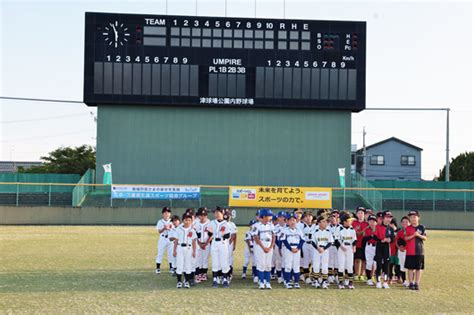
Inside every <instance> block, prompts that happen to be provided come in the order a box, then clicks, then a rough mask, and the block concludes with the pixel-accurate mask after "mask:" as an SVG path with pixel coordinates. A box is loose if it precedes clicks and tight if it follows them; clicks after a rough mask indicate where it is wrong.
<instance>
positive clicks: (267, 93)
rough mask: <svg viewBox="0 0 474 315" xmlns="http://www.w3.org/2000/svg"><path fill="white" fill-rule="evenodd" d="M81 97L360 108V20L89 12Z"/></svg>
mask: <svg viewBox="0 0 474 315" xmlns="http://www.w3.org/2000/svg"><path fill="white" fill-rule="evenodd" d="M85 20H86V21H85V62H84V102H85V103H86V104H87V105H90V106H97V105H107V104H113V105H120V104H124V105H125V104H126V105H150V106H155V105H156V106H159V105H170V106H219V107H236V106H237V107H276V108H312V109H330V110H339V109H340V110H351V111H354V112H358V111H361V110H363V109H364V108H365V67H366V23H365V22H354V21H315V20H286V19H285V20H278V19H252V18H226V17H204V16H170V15H139V14H113V13H91V12H88V13H86V17H85Z"/></svg>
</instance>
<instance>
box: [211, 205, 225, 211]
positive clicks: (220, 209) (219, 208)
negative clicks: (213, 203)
mask: <svg viewBox="0 0 474 315" xmlns="http://www.w3.org/2000/svg"><path fill="white" fill-rule="evenodd" d="M216 211H219V212H222V213H224V210H223V209H222V208H221V207H219V206H217V207H215V208H214V211H213V212H216Z"/></svg>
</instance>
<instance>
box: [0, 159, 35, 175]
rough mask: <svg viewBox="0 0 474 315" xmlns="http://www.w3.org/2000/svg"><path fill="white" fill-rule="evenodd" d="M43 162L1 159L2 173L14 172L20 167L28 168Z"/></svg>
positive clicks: (0, 168) (0, 171) (0, 169)
mask: <svg viewBox="0 0 474 315" xmlns="http://www.w3.org/2000/svg"><path fill="white" fill-rule="evenodd" d="M42 164H43V163H42V162H21V161H0V173H14V172H17V171H18V168H19V167H22V168H24V169H27V168H30V167H32V166H39V165H42Z"/></svg>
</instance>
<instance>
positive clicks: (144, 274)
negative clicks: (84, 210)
mask: <svg viewBox="0 0 474 315" xmlns="http://www.w3.org/2000/svg"><path fill="white" fill-rule="evenodd" d="M356 287H357V289H358V290H360V289H367V290H374V288H369V287H367V286H366V285H365V284H362V283H359V284H356ZM199 288H201V289H211V288H212V282H211V281H210V280H208V281H207V282H205V283H200V284H197V285H196V287H195V288H192V290H195V289H199ZM252 288H254V289H255V290H256V291H258V290H257V288H256V286H255V284H254V283H252V280H251V279H246V280H242V279H240V278H236V279H235V280H233V281H232V284H231V290H236V289H237V290H239V289H243V290H248V289H252ZM273 288H274V289H276V290H285V289H284V288H283V287H282V285H279V284H277V283H276V282H275V283H274V284H273ZM333 288H334V287H332V288H330V290H331V291H332V290H333ZM392 288H393V289H403V288H402V287H401V286H399V285H394V286H392ZM170 290H177V289H176V278H175V277H172V276H171V275H170V274H168V273H167V272H165V273H162V274H161V275H156V274H155V273H154V270H147V269H138V270H77V271H70V270H63V271H62V270H58V271H50V270H48V271H38V270H35V271H30V272H28V271H26V272H14V273H7V272H3V273H0V293H35V292H36V293H41V292H86V291H99V292H153V291H157V292H159V291H170ZM220 290H222V289H220ZM301 290H314V289H312V288H311V287H309V286H306V285H302V289H301Z"/></svg>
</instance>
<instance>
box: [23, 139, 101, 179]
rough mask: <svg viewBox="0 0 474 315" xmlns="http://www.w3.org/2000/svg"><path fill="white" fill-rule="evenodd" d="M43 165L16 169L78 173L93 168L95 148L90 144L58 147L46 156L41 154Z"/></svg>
mask: <svg viewBox="0 0 474 315" xmlns="http://www.w3.org/2000/svg"><path fill="white" fill-rule="evenodd" d="M41 160H43V161H44V164H43V165H40V166H32V167H30V168H28V169H18V172H19V173H53V174H79V175H81V176H82V175H84V173H85V172H86V171H87V170H88V169H90V168H92V169H95V149H94V148H93V147H92V146H90V145H85V144H84V145H81V146H79V147H75V148H73V147H60V148H58V149H56V150H54V151H52V152H49V155H48V156H42V157H41Z"/></svg>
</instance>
